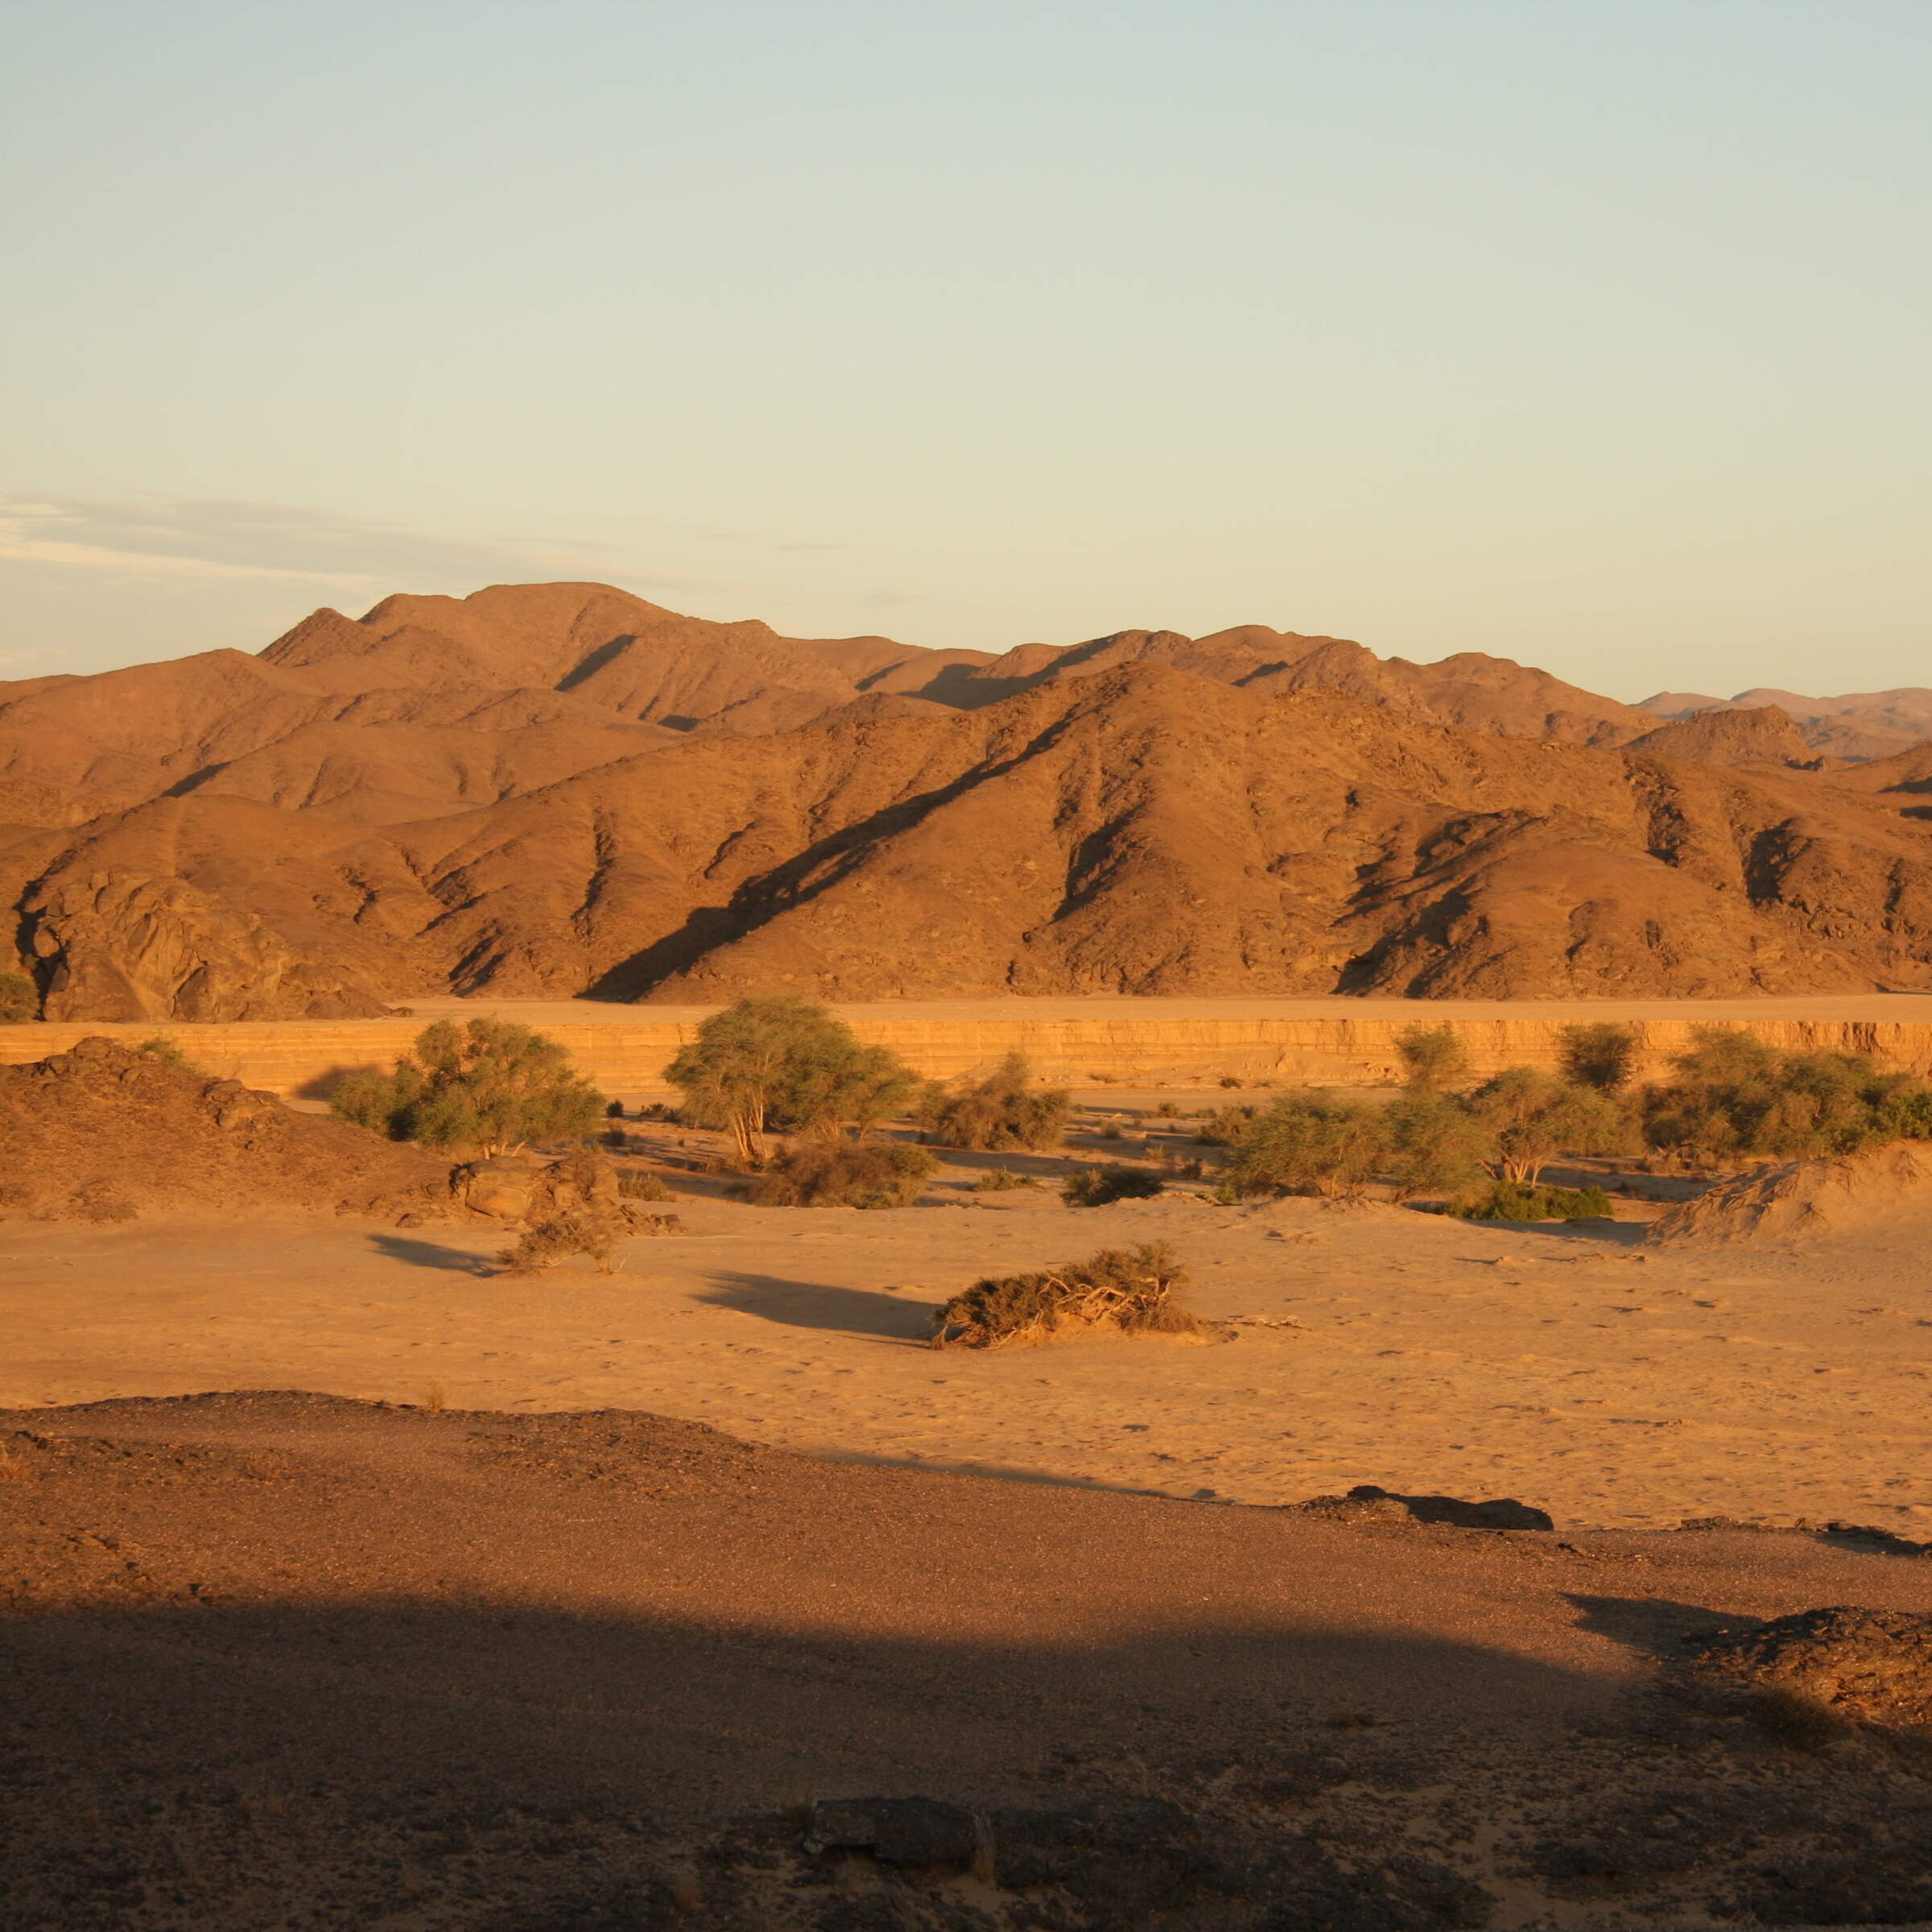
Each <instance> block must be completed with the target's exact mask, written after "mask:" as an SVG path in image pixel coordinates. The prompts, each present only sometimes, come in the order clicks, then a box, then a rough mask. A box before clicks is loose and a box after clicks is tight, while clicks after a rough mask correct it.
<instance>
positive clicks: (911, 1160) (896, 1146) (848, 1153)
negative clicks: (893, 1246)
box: [745, 1141, 939, 1208]
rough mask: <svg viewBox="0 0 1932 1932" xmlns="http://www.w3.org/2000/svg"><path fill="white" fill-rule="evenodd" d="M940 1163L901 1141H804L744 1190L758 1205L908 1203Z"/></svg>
mask: <svg viewBox="0 0 1932 1932" xmlns="http://www.w3.org/2000/svg"><path fill="white" fill-rule="evenodd" d="M938 1168H939V1162H937V1161H935V1159H934V1158H932V1156H931V1154H928V1153H927V1151H926V1150H925V1149H924V1148H923V1147H910V1146H906V1143H905V1142H904V1141H801V1142H800V1143H799V1145H798V1146H794V1147H791V1148H788V1149H787V1150H786V1152H785V1153H783V1154H781V1155H780V1156H779V1157H778V1159H777V1160H775V1161H774V1162H773V1163H772V1164H771V1166H770V1167H768V1168H767V1169H766V1170H765V1172H764V1173H762V1174H759V1175H758V1176H757V1177H756V1178H755V1179H753V1180H752V1181H751V1182H750V1183H749V1185H748V1186H747V1187H746V1188H745V1199H747V1200H749V1202H750V1203H752V1204H753V1206H754V1207H758V1208H910V1207H911V1206H912V1204H913V1203H914V1202H915V1201H916V1200H918V1199H919V1191H920V1190H921V1189H922V1188H923V1187H924V1186H925V1184H926V1182H927V1179H928V1178H929V1177H930V1176H931V1174H934V1173H935V1172H936V1171H937V1170H938Z"/></svg>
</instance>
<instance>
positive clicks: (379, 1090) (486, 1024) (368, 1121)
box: [329, 1019, 607, 1158]
mask: <svg viewBox="0 0 1932 1932" xmlns="http://www.w3.org/2000/svg"><path fill="white" fill-rule="evenodd" d="M606 1104H607V1103H606V1102H605V1098H604V1096H603V1095H602V1094H601V1093H599V1092H597V1089H596V1088H593V1087H592V1085H591V1084H590V1083H589V1082H588V1080H584V1079H583V1078H582V1077H581V1075H579V1074H577V1073H576V1072H574V1071H572V1067H571V1064H570V1056H569V1055H568V1054H567V1053H566V1052H565V1051H564V1049H563V1048H562V1047H559V1045H558V1044H557V1043H556V1042H555V1040H551V1039H546V1038H544V1036H543V1034H540V1033H535V1032H533V1031H532V1030H530V1028H529V1027H527V1026H515V1025H513V1024H512V1023H510V1022H508V1021H506V1020H482V1019H479V1020H471V1021H469V1022H468V1023H467V1024H466V1025H464V1026H460V1027H459V1026H456V1023H455V1022H453V1021H451V1020H439V1021H437V1022H436V1024H435V1025H434V1026H427V1027H425V1028H424V1029H423V1031H422V1032H421V1033H419V1034H417V1035H416V1042H415V1047H414V1048H413V1049H412V1050H411V1052H410V1053H408V1054H407V1055H404V1056H403V1058H402V1059H399V1060H398V1061H397V1062H396V1063H395V1069H394V1071H393V1072H391V1073H387V1074H382V1073H378V1072H376V1071H374V1070H373V1069H365V1070H360V1071H355V1072H353V1073H349V1074H347V1075H345V1076H344V1078H343V1080H342V1082H341V1084H340V1085H339V1086H338V1087H337V1088H336V1091H335V1094H334V1096H333V1097H332V1099H331V1100H330V1102H329V1107H330V1110H331V1111H332V1113H335V1114H336V1116H337V1117H339V1118H341V1119H342V1120H345V1121H353V1122H354V1123H355V1124H356V1125H357V1126H358V1127H367V1128H369V1129H372V1130H373V1131H374V1132H375V1133H385V1134H387V1135H388V1137H390V1139H391V1140H392V1141H416V1142H417V1143H418V1144H419V1145H420V1146H424V1147H474V1148H477V1150H480V1151H481V1153H482V1154H484V1155H485V1157H486V1158H487V1157H488V1156H490V1155H493V1154H503V1153H506V1152H509V1151H510V1150H514V1149H515V1148H518V1147H521V1146H525V1145H526V1143H527V1142H529V1141H580V1140H588V1138H589V1137H591V1136H592V1134H593V1133H596V1132H597V1127H598V1124H599V1123H600V1122H601V1121H602V1120H603V1119H604V1118H605V1106H606Z"/></svg>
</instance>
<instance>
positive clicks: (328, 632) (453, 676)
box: [0, 585, 1932, 1019]
mask: <svg viewBox="0 0 1932 1932" xmlns="http://www.w3.org/2000/svg"><path fill="white" fill-rule="evenodd" d="M6 693H10V695H6ZM1928 758H1932V751H1928V752H1926V753H1918V754H1905V755H1902V756H1900V757H1897V758H1889V759H1887V760H1885V761H1883V762H1879V763H1875V764H1869V765H1864V766H1849V767H1847V766H1845V765H1844V763H1843V761H1842V760H1839V759H1835V758H1821V757H1819V756H1818V755H1816V754H1815V753H1813V751H1812V750H1811V748H1810V745H1809V744H1808V742H1807V741H1806V738H1805V737H1804V736H1803V735H1802V733H1801V732H1800V730H1799V729H1798V725H1797V724H1796V722H1795V720H1793V719H1791V718H1790V717H1789V716H1786V715H1785V713H1783V712H1780V711H1777V710H1774V709H1769V708H1766V709H1760V710H1748V711H1742V712H1739V711H1724V712H1719V713H1716V714H1713V715H1704V716H1695V717H1693V718H1691V719H1689V720H1683V721H1678V722H1672V723H1668V724H1663V723H1660V722H1659V721H1658V720H1657V717H1656V716H1655V715H1654V714H1653V713H1650V712H1642V711H1638V710H1636V709H1633V708H1629V707H1624V706H1621V705H1617V704H1613V703H1612V702H1611V701H1609V700H1603V699H1597V698H1593V697H1591V696H1590V695H1589V694H1588V693H1587V692H1583V691H1577V690H1576V689H1575V688H1574V687H1571V686H1567V685H1565V684H1563V683H1560V682H1559V681H1558V680H1557V679H1553V678H1550V677H1548V676H1547V675H1546V674H1544V673H1542V672H1540V671H1528V670H1525V669H1523V668H1522V667H1518V666H1514V665H1510V664H1508V663H1505V661H1503V660H1501V659H1496V658H1483V657H1479V656H1474V655H1465V656H1463V657H1462V658H1450V659H1447V660H1445V661H1444V662H1443V663H1441V664H1436V665H1429V666H1416V665H1410V664H1407V663H1404V662H1403V661H1402V660H1401V659H1390V660H1382V659H1379V658H1375V657H1374V656H1373V654H1371V653H1369V652H1367V651H1365V650H1363V649H1362V648H1361V647H1360V646H1359V645H1354V644H1351V643H1348V642H1346V641H1344V640H1340V639H1335V638H1302V637H1297V636H1294V635H1293V634H1287V633H1281V632H1275V631H1271V630H1264V629H1262V628H1261V627H1259V626H1250V627H1246V628H1244V629H1241V630H1234V631H1228V632H1224V633H1221V634H1218V635H1216V636H1214V637H1210V638H1198V639H1192V640H1191V639H1188V638H1183V637H1180V636H1179V635H1178V634H1173V633H1166V632H1147V631H1129V632H1122V633H1120V634H1117V635H1115V636H1113V637H1111V638H1101V639H1097V640H1096V641H1094V642H1092V643H1088V644H1085V645H1079V646H1071V647H1070V648H1068V649H1067V650H1051V649H1049V648H1048V647H1047V646H1026V647H1024V648H1023V649H1022V650H1019V651H1015V652H1010V653H1009V654H1006V655H1005V657H1001V658H995V657H993V656H992V655H990V654H983V653H975V652H965V651H952V652H945V653H923V652H919V651H914V650H910V649H909V648H908V647H906V646H899V645H896V644H894V643H892V642H890V640H887V639H884V638H847V639H838V640H830V641H828V640H803V639H797V638H782V637H780V636H778V634H776V633H775V632H773V631H771V630H768V629H767V628H766V626H764V625H758V624H737V625H717V624H708V623H705V622H704V621H701V620H698V619H695V618H688V617H678V616H675V614H674V613H670V612H666V611H661V610H658V609H656V607H654V606H653V605H648V604H645V603H643V602H642V601H640V600H638V599H636V598H634V597H625V596H624V595H622V594H621V593H620V592H615V591H610V590H605V589H602V588H598V587H596V586H583V585H537V586H526V587H522V588H502V589H497V590H493V591H486V592H479V593H478V594H477V596H475V597H469V598H466V599H463V600H460V601H458V600H455V599H451V598H436V597H394V598H390V599H389V600H387V601H386V602H384V603H382V604H381V605H378V606H377V607H376V609H374V611H372V612H370V613H369V615H368V616H367V617H365V618H364V619H362V620H361V621H359V622H352V621H350V620H349V619H347V618H345V617H341V616H339V615H337V614H336V613H333V612H323V613H318V614H317V615H316V617H312V618H311V619H309V620H308V621H305V622H304V623H303V624H302V625H299V626H297V628H296V629H295V630H294V631H292V632H291V633H290V634H288V635H287V637H285V638H282V639H281V640H280V641H279V642H277V643H275V645H273V646H270V648H269V649H268V650H266V652H264V653H263V654H262V656H261V657H260V658H250V657H247V656H246V655H243V654H240V653H236V652H217V653H213V654H209V655H208V656H205V657H202V658H188V659H184V660H182V661H180V663H171V664H159V665H148V666H142V667H135V668H134V669H131V670H128V671H115V672H109V673H106V674H105V675H102V676H101V677H97V678H68V679H37V680H33V681H31V683H27V684H23V685H15V686H13V687H6V692H5V693H0V813H3V814H4V815H6V817H7V818H9V819H11V821H12V823H11V824H0V894H3V895H4V896H5V897H6V898H7V899H8V900H9V901H10V902H11V903H12V904H13V905H14V907H15V909H16V914H17V930H18V931H19V934H20V935H21V937H20V950H21V955H22V958H23V961H24V962H25V963H26V964H27V966H28V967H29V968H30V969H31V971H32V972H33V973H34V974H35V977H36V978H37V980H39V984H40V986H41V988H42V989H43V994H44V1001H45V1010H46V1013H47V1017H49V1018H60V1019H115V1018H128V1019H145V1018H156V1019H165V1018H184V1019H239V1018H302V1017H312V1018H330V1017H336V1016H345V1015H353V1014H357V1013H373V1012H375V1011H378V1010H380V1009H381V1007H382V1003H383V1002H385V1001H389V1000H392V999H398V998H407V997H408V996H409V995H411V994H412V993H428V992H434V991H448V990H451V989H454V990H456V991H460V992H482V991H485V990H487V991H489V992H491V993H495V994H497V995H498V996H500V997H535V996H544V997H563V996H568V995H572V994H576V993H584V992H586V991H588V992H592V993H596V994H597V995H599V996H601V997H609V998H615V999H649V998H653V997H660V998H678V999H691V998H712V997H726V996H729V995H733V994H736V993H739V992H741V991H744V990H746V989H753V988H760V987H770V986H778V985H787V986H798V987H800V988H803V989H807V990H809V991H811V992H813V993H819V994H821V995H824V996H825V997H836V998H841V999H847V1000H855V999H869V998H890V997H941V996H946V995H960V996H965V995H972V996H985V995H989V994H997V993H1009V992H1010V993H1032V994H1053V993H1162V994H1185V993H1204V994H1207V993H1211V994H1238V993H1330V992H1344V993H1348V992H1360V993H1368V992H1377V993H1404V994H1414V995H1418V996H1424V997H1426V996H1432V995H1435V996H1447V995H1463V996H1484V995H1488V996H1496V997H1530V998H1534V997H1555V996H1563V995H1579V994H1580V995H1598V994H1600V995H1613V994H1614V995H1622V996H1626V997H1646V996H1660V995H1673V994H1674V995H1699V994H1708V995H1718V994H1728V993H1750V992H1783V993H1799V992H1813V991H1828V990H1839V989H1843V990H1864V989H1872V988H1874V987H1882V986H1901V987H1921V986H1926V985H1932V834H1929V832H1928V826H1927V823H1926V819H1925V814H1926V810H1927V808H1926V806H1925V805H1923V804H1922V803H1919V800H1920V799H1921V798H1922V796H1923V795H1924V786H1926V782H1927V781H1926V777H1925V773H1926V770H1929V769H1932V766H1928V765H1927V763H1926V760H1927V759H1928Z"/></svg>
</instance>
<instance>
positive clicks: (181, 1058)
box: [134, 1033, 188, 1067]
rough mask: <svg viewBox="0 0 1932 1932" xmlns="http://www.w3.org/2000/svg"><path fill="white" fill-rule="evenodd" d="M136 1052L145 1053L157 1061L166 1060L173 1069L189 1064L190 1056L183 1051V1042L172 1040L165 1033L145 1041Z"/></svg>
mask: <svg viewBox="0 0 1932 1932" xmlns="http://www.w3.org/2000/svg"><path fill="white" fill-rule="evenodd" d="M134 1051H135V1052H136V1053H145V1054H147V1055H150V1056H151V1058H152V1059H157V1060H165V1061H166V1062H167V1064H168V1065H169V1066H171V1067H185V1066H186V1065H187V1064H188V1055H186V1054H184V1052H183V1051H181V1042H180V1041H179V1040H175V1039H171V1038H169V1036H168V1035H167V1034H165V1033H157V1034H155V1036H154V1038H152V1039H151V1040H143V1041H142V1042H141V1044H140V1045H139V1046H138V1047H136V1048H135V1049H134Z"/></svg>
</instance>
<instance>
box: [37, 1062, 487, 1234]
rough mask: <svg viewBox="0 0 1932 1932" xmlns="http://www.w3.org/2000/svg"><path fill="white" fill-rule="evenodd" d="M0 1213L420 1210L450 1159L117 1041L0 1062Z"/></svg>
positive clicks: (444, 1181) (443, 1197)
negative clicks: (0, 1166) (2, 1160)
mask: <svg viewBox="0 0 1932 1932" xmlns="http://www.w3.org/2000/svg"><path fill="white" fill-rule="evenodd" d="M0 1146H5V1147H6V1150H7V1164H6V1174H5V1176H4V1178H3V1179H0V1215H6V1216H33V1217H35V1218H39V1219H45V1220H127V1219H129V1218H130V1217H131V1216H133V1215H134V1214H135V1213H138V1212H142V1211H143V1210H147V1211H154V1210H168V1209H193V1208H203V1209H206V1208H221V1209H223V1210H228V1209H232V1208H254V1207H300V1208H344V1209H345V1210H349V1211H352V1212H373V1213H380V1212H386V1211H388V1210H390V1209H405V1208H407V1209H411V1210H414V1211H415V1212H419V1213H420V1212H425V1211H428V1210H432V1209H433V1208H435V1207H436V1204H437V1203H439V1202H440V1203H443V1204H444V1205H445V1206H448V1205H449V1204H450V1202H451V1195H450V1191H449V1170H448V1165H447V1164H446V1163H445V1162H440V1161H438V1160H436V1158H433V1157H432V1156H431V1155H429V1154H424V1153H423V1152H422V1151H421V1150H419V1149H417V1148H415V1147H405V1146H398V1145H396V1144H395V1143H394V1142H393V1141H384V1140H379V1139H378V1138H377V1137H376V1136H375V1135H374V1134H372V1133H365V1131H364V1130H363V1129H361V1128H360V1127H351V1126H349V1125H348V1124H347V1123H346V1122H345V1121H334V1120H326V1119H322V1118H320V1117H316V1116H315V1115H312V1114H303V1113H295V1112H293V1111H292V1110H291V1108H287V1107H284V1106H283V1104H282V1103H281V1102H280V1101H279V1100H276V1099H275V1097H274V1096H272V1095H270V1094H266V1093H257V1092H254V1091H252V1090H251V1089H250V1088H246V1087H244V1086H243V1085H242V1084H241V1083H240V1082H239V1081H238V1080H211V1079H210V1078H209V1077H208V1075H207V1074H205V1073H202V1072H199V1071H196V1070H195V1069H194V1068H192V1067H184V1066H180V1065H178V1064H176V1063H174V1062H172V1061H170V1060H168V1059H163V1057H161V1056H160V1055H157V1054H153V1053H141V1052H135V1051H130V1050H129V1049H128V1048H126V1047H122V1046H118V1045H117V1044H116V1043H115V1042H113V1041H111V1040H106V1039H100V1038H94V1039H85V1040H82V1041H81V1042H80V1043H79V1044H78V1045H77V1046H76V1047H74V1048H73V1049H72V1051H71V1052H68V1053H59V1054H55V1055H52V1057H50V1058H49V1059H44V1060H35V1061H32V1062H31V1063H28V1064H27V1065H26V1066H22V1067H0Z"/></svg>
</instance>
